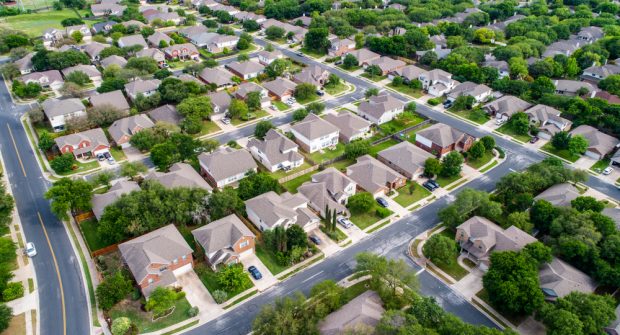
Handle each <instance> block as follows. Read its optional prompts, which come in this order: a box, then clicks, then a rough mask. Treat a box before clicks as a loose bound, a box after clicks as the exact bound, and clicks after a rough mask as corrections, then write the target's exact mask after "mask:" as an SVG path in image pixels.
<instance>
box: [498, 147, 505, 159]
mask: <svg viewBox="0 0 620 335" xmlns="http://www.w3.org/2000/svg"><path fill="white" fill-rule="evenodd" d="M495 150H497V152H498V153H499V158H504V157H506V153H505V152H504V150H503V149H502V148H500V147H495Z"/></svg>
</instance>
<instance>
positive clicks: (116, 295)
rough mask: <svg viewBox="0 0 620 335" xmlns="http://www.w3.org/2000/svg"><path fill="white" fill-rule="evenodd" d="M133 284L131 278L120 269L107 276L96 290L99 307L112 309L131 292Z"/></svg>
mask: <svg viewBox="0 0 620 335" xmlns="http://www.w3.org/2000/svg"><path fill="white" fill-rule="evenodd" d="M132 286H133V285H132V283H131V280H129V279H127V278H125V276H124V275H123V274H122V273H121V272H120V271H118V272H116V273H115V274H114V275H112V276H110V277H108V278H105V279H104V280H103V281H102V282H101V283H99V286H97V290H96V291H95V294H96V295H97V302H98V303H99V307H101V309H103V310H104V311H107V310H110V309H111V308H112V307H114V305H116V304H117V303H118V302H119V301H121V300H123V299H124V298H125V297H126V296H127V295H128V294H129V293H130V292H131V290H132Z"/></svg>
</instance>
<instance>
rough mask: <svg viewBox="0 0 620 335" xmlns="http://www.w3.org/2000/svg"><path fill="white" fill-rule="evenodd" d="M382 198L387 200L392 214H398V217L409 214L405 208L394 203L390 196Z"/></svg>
mask: <svg viewBox="0 0 620 335" xmlns="http://www.w3.org/2000/svg"><path fill="white" fill-rule="evenodd" d="M381 198H383V199H385V200H386V201H387V202H388V207H387V208H388V209H389V210H391V211H392V212H394V213H396V215H398V216H401V217H403V216H405V215H407V214H409V211H408V210H406V209H405V208H404V207H403V206H401V205H399V204H398V203H397V202H396V201H394V199H392V198H390V197H388V196H382V197H381Z"/></svg>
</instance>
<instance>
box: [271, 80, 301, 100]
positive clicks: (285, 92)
mask: <svg viewBox="0 0 620 335" xmlns="http://www.w3.org/2000/svg"><path fill="white" fill-rule="evenodd" d="M296 86H297V84H295V83H294V82H292V81H290V80H288V79H286V78H277V79H274V80H272V81H268V82H265V83H263V87H264V88H265V89H267V91H268V92H269V95H270V96H272V97H274V98H276V99H278V100H281V101H283V100H287V99H289V98H290V97H292V96H293V94H294V93H295V87H296Z"/></svg>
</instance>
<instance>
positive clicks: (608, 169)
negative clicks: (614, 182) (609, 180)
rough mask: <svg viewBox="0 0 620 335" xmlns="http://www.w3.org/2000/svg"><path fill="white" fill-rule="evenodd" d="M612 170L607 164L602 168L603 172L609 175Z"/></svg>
mask: <svg viewBox="0 0 620 335" xmlns="http://www.w3.org/2000/svg"><path fill="white" fill-rule="evenodd" d="M612 171H613V169H612V168H611V166H608V167H606V168H605V170H603V174H604V175H606V176H609V175H610V174H611V172H612Z"/></svg>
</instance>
